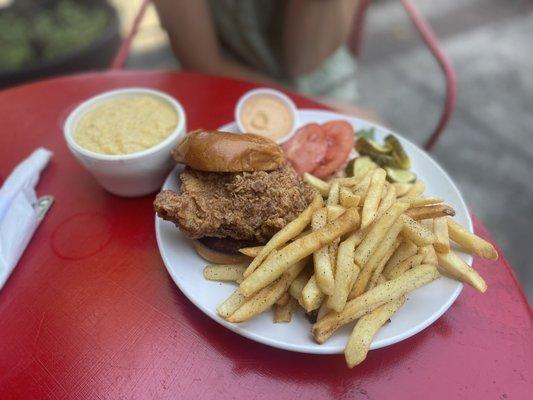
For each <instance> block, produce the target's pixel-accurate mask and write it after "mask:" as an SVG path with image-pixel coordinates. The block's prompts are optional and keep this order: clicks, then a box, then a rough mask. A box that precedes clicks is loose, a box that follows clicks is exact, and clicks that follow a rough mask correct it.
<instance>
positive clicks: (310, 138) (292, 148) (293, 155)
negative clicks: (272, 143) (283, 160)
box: [281, 124, 328, 175]
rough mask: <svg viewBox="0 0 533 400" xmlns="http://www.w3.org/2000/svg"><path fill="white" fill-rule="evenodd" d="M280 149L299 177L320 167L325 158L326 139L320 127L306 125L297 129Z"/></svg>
mask: <svg viewBox="0 0 533 400" xmlns="http://www.w3.org/2000/svg"><path fill="white" fill-rule="evenodd" d="M281 147H282V148H283V150H284V151H285V155H286V156H287V159H288V160H289V162H290V163H291V164H292V166H293V167H294V169H295V170H296V172H297V173H298V174H299V175H301V174H303V173H304V172H311V171H313V170H314V169H316V168H317V167H318V166H320V164H321V163H322V161H323V160H324V158H325V157H326V153H327V150H328V139H327V135H326V132H325V131H324V129H323V128H322V127H321V126H320V125H318V124H307V125H304V126H302V127H301V128H300V129H298V130H297V131H296V133H295V134H294V136H293V137H292V138H291V139H290V140H289V141H287V142H285V143H283V144H282V145H281Z"/></svg>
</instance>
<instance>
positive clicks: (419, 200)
mask: <svg viewBox="0 0 533 400" xmlns="http://www.w3.org/2000/svg"><path fill="white" fill-rule="evenodd" d="M400 201H403V202H404V203H409V206H410V207H422V206H430V205H433V204H439V203H442V202H443V201H444V200H442V199H439V198H438V197H420V196H414V197H407V196H406V197H402V198H401V199H400Z"/></svg>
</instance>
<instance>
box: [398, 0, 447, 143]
mask: <svg viewBox="0 0 533 400" xmlns="http://www.w3.org/2000/svg"><path fill="white" fill-rule="evenodd" d="M401 1H402V4H403V6H404V8H405V11H406V12H407V14H408V15H409V18H410V19H411V21H412V22H413V24H414V25H415V27H416V28H417V30H418V31H419V32H420V36H421V37H422V40H424V42H425V43H426V44H427V46H428V47H429V50H430V51H431V53H432V54H433V56H434V57H435V58H436V60H437V62H438V63H439V65H440V67H441V69H442V71H443V72H444V76H445V79H446V98H445V100H444V109H443V110H442V113H441V116H440V119H439V122H438V123H437V127H436V128H435V130H434V131H433V133H432V134H431V136H430V137H429V139H428V140H427V142H426V143H425V145H424V147H425V148H426V150H428V151H430V150H431V149H432V148H433V146H435V144H436V143H437V141H438V140H439V138H440V136H441V134H442V132H443V131H444V129H445V128H446V126H447V125H448V122H449V121H450V118H451V116H452V113H453V110H454V109H455V104H456V102H457V76H456V74H455V70H454V68H453V66H452V64H451V62H450V60H449V58H448V57H447V56H446V54H444V52H443V51H442V49H441V47H440V45H439V42H438V40H437V37H436V36H435V33H434V32H433V30H432V29H431V28H430V26H429V25H428V23H427V22H426V21H425V20H424V19H423V18H422V15H420V13H419V12H418V11H417V10H416V8H415V7H414V5H413V3H411V0H401Z"/></svg>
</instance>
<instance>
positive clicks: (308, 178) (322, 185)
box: [303, 172, 329, 197]
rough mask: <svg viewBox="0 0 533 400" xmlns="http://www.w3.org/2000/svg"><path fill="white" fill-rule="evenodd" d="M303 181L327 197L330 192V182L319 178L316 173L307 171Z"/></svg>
mask: <svg viewBox="0 0 533 400" xmlns="http://www.w3.org/2000/svg"><path fill="white" fill-rule="evenodd" d="M303 181H304V182H305V183H307V184H308V185H310V186H312V187H314V188H315V189H316V190H318V192H319V193H320V194H321V195H322V196H324V197H326V196H327V195H328V193H329V183H327V182H324V181H323V180H322V179H320V178H317V177H316V176H314V175H311V174H309V173H307V172H304V174H303Z"/></svg>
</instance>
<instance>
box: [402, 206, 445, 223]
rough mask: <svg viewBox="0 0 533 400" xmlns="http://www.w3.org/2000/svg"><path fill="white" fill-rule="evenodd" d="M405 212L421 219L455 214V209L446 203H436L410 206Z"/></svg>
mask: <svg viewBox="0 0 533 400" xmlns="http://www.w3.org/2000/svg"><path fill="white" fill-rule="evenodd" d="M405 214H406V215H408V216H410V217H411V218H413V219H414V220H417V221H418V220H421V219H433V218H439V217H446V216H454V215H455V210H454V209H453V208H452V207H450V206H448V205H446V204H434V205H432V206H423V207H415V208H410V209H409V210H407V211H406V212H405Z"/></svg>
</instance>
